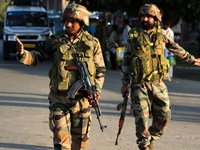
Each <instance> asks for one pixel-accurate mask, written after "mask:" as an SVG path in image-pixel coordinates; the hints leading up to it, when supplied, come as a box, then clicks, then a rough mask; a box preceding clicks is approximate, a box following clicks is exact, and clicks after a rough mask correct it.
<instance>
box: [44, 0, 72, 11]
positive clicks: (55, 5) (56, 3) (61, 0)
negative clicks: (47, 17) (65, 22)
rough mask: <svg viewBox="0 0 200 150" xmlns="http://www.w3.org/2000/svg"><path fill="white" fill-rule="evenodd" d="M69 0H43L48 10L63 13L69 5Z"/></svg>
mask: <svg viewBox="0 0 200 150" xmlns="http://www.w3.org/2000/svg"><path fill="white" fill-rule="evenodd" d="M68 3H69V1H67V0H43V4H44V6H45V7H46V9H47V10H57V11H62V10H64V9H65V7H66V6H67V5H68Z"/></svg>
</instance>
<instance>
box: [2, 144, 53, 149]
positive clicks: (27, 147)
mask: <svg viewBox="0 0 200 150" xmlns="http://www.w3.org/2000/svg"><path fill="white" fill-rule="evenodd" d="M0 148H11V149H22V150H50V149H53V147H49V146H38V145H27V144H14V143H0Z"/></svg>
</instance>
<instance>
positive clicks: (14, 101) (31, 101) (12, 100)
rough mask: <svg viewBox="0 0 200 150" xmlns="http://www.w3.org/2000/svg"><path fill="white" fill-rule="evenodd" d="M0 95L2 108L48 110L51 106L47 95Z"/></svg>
mask: <svg viewBox="0 0 200 150" xmlns="http://www.w3.org/2000/svg"><path fill="white" fill-rule="evenodd" d="M0 94H1V96H0V106H18V107H36V108H48V105H49V104H48V103H49V101H48V95H45V94H35V93H15V92H0ZM33 96H39V97H40V98H34V97H33Z"/></svg>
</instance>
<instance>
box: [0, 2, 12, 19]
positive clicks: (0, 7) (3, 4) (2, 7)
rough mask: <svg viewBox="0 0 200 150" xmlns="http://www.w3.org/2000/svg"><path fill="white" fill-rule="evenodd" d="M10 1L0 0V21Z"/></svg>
mask: <svg viewBox="0 0 200 150" xmlns="http://www.w3.org/2000/svg"><path fill="white" fill-rule="evenodd" d="M9 3H10V0H0V21H1V22H2V21H4V18H5V14H6V8H7V5H8V4H9Z"/></svg>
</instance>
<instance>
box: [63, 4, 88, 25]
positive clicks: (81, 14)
mask: <svg viewBox="0 0 200 150" xmlns="http://www.w3.org/2000/svg"><path fill="white" fill-rule="evenodd" d="M66 18H73V19H77V20H79V21H81V22H83V23H84V24H85V25H86V26H89V12H88V10H87V9H86V8H85V7H84V6H82V5H80V4H75V3H72V4H69V5H67V6H66V8H65V10H64V13H63V21H64V20H65V19H66Z"/></svg>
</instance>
